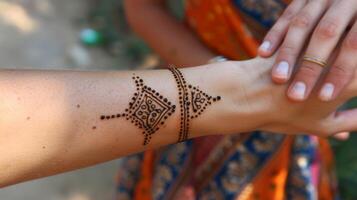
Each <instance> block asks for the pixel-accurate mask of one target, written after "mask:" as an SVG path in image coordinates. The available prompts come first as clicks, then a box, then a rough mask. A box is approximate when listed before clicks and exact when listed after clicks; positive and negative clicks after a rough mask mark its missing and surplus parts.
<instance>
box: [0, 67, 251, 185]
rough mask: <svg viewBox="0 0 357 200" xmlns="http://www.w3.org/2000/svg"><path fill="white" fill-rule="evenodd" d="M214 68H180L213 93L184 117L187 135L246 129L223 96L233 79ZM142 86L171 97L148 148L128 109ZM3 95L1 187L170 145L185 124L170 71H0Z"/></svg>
mask: <svg viewBox="0 0 357 200" xmlns="http://www.w3.org/2000/svg"><path fill="white" fill-rule="evenodd" d="M218 68H219V72H218V71H217V69H218ZM218 68H217V67H215V66H202V67H198V68H195V69H193V68H188V69H185V70H182V73H183V76H184V77H185V80H186V82H187V84H191V85H193V86H195V87H196V86H198V87H199V89H200V90H201V91H204V92H205V93H207V94H209V95H210V96H212V98H217V99H216V100H217V101H214V102H213V101H212V100H211V104H210V105H207V108H206V109H205V110H204V111H202V112H199V113H198V112H197V113H196V114H197V115H198V117H197V118H194V119H190V120H189V128H188V133H189V134H188V138H193V137H197V136H201V135H208V134H216V133H232V132H233V131H237V132H239V131H245V130H247V129H249V128H248V127H246V126H245V124H247V123H244V120H245V119H244V117H245V116H246V114H245V113H242V114H238V112H237V111H238V108H237V105H236V104H235V103H234V101H233V100H232V99H231V98H229V97H225V96H227V95H226V94H229V93H233V92H239V91H236V86H235V85H234V84H232V82H229V81H223V80H224V78H226V80H233V79H232V78H229V77H231V73H230V72H229V70H224V69H223V67H221V66H219V67H218ZM134 74H135V75H134ZM133 76H134V77H137V76H138V77H140V79H142V80H143V86H141V85H140V84H139V86H137V85H136V83H135V80H133V79H132V78H133ZM139 82H140V80H139ZM145 86H146V87H150V88H152V89H153V90H155V94H151V95H153V97H154V98H156V100H158V101H160V102H161V103H162V104H165V105H168V102H170V105H169V106H168V112H172V114H171V115H169V114H165V115H162V120H160V121H159V122H158V123H160V124H158V125H157V126H156V125H155V126H154V125H153V126H152V127H154V128H156V127H157V128H159V130H157V131H154V133H150V134H149V135H150V136H151V137H152V138H151V139H150V141H148V142H147V145H143V141H144V138H145V134H148V133H149V132H150V130H148V128H145V127H139V126H138V125H135V122H134V123H133V122H132V120H134V121H135V120H136V118H135V117H133V115H134V114H133V113H134V112H135V109H136V108H137V107H136V106H132V107H130V106H129V103H132V102H133V100H132V98H133V97H135V93H139V94H140V93H142V91H141V89H140V88H142V87H145ZM138 87H139V90H137V89H138ZM156 92H157V93H159V95H156ZM0 93H1V97H0V109H1V121H0V138H1V139H0V157H1V159H0V171H1V173H0V186H6V185H9V184H14V183H17V182H21V181H25V180H30V179H34V178H38V177H44V176H49V175H52V174H57V173H60V172H64V171H69V170H73V169H78V168H81V167H85V166H90V165H93V164H96V163H100V162H105V161H109V160H112V159H115V158H118V157H121V156H125V155H129V154H132V153H135V152H139V151H143V150H145V149H153V148H157V147H160V146H162V145H167V144H172V143H175V142H177V141H178V139H179V133H180V123H181V122H182V121H183V119H182V116H181V114H182V112H183V111H182V110H181V104H180V96H181V95H179V90H178V84H177V83H176V82H175V78H174V76H173V75H172V73H171V72H170V71H169V70H155V71H135V72H71V71H22V70H20V71H1V72H0ZM149 93H150V92H149ZM160 96H162V98H161V97H160ZM217 96H220V97H221V100H218V97H217ZM241 97H242V98H243V95H242V96H241ZM165 98H166V99H167V102H166V100H165ZM190 99H191V97H190ZM236 100H238V99H236ZM137 101H138V102H139V101H141V100H137ZM187 102H189V101H187ZM146 103H148V102H146ZM173 106H174V107H175V109H172V108H173ZM240 106H243V105H240ZM164 107H165V106H164ZM126 109H128V110H126ZM183 109H184V110H185V112H186V111H187V109H186V108H183ZM188 110H190V109H188ZM241 110H244V109H241ZM130 112H131V114H130ZM118 114H119V115H118ZM123 114H124V115H123ZM190 116H194V114H193V113H192V109H191V115H188V116H185V117H190ZM107 117H108V118H109V119H107ZM153 118H155V120H156V117H153ZM236 120H240V121H241V122H242V125H241V127H239V128H237V127H236V125H235V127H233V126H232V125H234V122H235V121H236ZM137 123H139V124H141V122H137ZM143 123H144V124H145V122H143ZM161 123H163V124H161ZM248 124H249V123H248ZM248 124H247V126H248ZM146 125H147V124H146ZM249 126H252V124H249Z"/></svg>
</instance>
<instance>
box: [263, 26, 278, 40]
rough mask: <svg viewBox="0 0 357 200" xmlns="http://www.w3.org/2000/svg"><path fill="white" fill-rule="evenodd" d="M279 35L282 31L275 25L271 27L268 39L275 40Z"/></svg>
mask: <svg viewBox="0 0 357 200" xmlns="http://www.w3.org/2000/svg"><path fill="white" fill-rule="evenodd" d="M279 35H281V31H280V30H279V29H278V28H277V27H275V26H274V27H273V28H272V29H270V31H269V33H268V34H267V36H266V39H267V40H271V41H275V40H276V39H277V38H278V37H279Z"/></svg>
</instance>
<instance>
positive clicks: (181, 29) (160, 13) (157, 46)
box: [125, 0, 215, 67]
mask: <svg viewBox="0 0 357 200" xmlns="http://www.w3.org/2000/svg"><path fill="white" fill-rule="evenodd" d="M164 2H165V0H126V1H125V8H126V9H125V10H126V13H127V17H128V21H129V23H130V25H131V26H132V28H133V29H134V30H135V31H136V32H137V33H138V34H139V35H140V36H141V37H143V38H144V39H145V41H146V42H147V43H148V44H149V45H150V46H151V47H152V48H153V49H154V50H155V51H156V52H157V53H158V54H159V55H160V56H161V57H162V58H163V59H164V60H165V61H167V62H168V63H174V64H175V65H177V66H180V67H184V66H185V67H187V66H197V65H201V64H205V63H207V61H208V60H209V59H211V58H212V57H214V56H215V54H214V53H212V52H211V51H210V50H209V49H208V48H207V47H206V46H205V45H203V44H202V43H201V42H200V41H199V40H198V38H197V37H196V36H195V35H194V34H193V33H192V31H190V30H189V29H188V27H187V26H185V24H184V23H182V22H179V21H177V20H176V19H175V18H174V17H173V16H171V15H170V13H169V12H168V11H167V9H166V8H165V5H164V4H165V3H164Z"/></svg>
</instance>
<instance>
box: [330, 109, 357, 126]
mask: <svg viewBox="0 0 357 200" xmlns="http://www.w3.org/2000/svg"><path fill="white" fill-rule="evenodd" d="M356 119H357V109H351V110H346V111H340V112H338V113H336V115H335V117H334V119H333V121H334V123H333V128H331V129H335V130H334V132H353V131H356V130H357V120H356Z"/></svg>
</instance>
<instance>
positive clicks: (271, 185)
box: [237, 136, 294, 200]
mask: <svg viewBox="0 0 357 200" xmlns="http://www.w3.org/2000/svg"><path fill="white" fill-rule="evenodd" d="M293 139H294V137H293V136H289V137H287V138H286V139H285V141H284V143H283V144H282V146H281V148H280V149H279V150H278V151H277V153H276V154H275V155H274V156H273V157H272V158H271V160H270V162H268V163H267V165H266V166H265V167H264V169H262V170H261V171H260V172H259V173H258V174H257V175H256V177H255V179H254V180H253V182H252V183H251V184H249V185H247V187H246V188H245V189H244V190H243V192H242V193H241V195H240V196H239V197H237V200H254V199H274V200H284V199H285V183H286V180H287V176H288V169H289V163H290V152H291V146H292V142H293Z"/></svg>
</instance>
